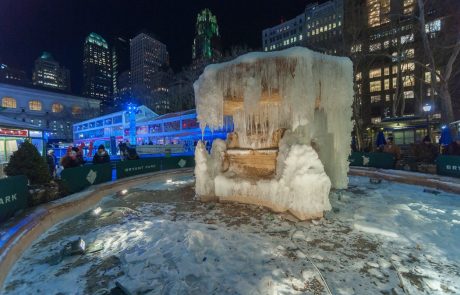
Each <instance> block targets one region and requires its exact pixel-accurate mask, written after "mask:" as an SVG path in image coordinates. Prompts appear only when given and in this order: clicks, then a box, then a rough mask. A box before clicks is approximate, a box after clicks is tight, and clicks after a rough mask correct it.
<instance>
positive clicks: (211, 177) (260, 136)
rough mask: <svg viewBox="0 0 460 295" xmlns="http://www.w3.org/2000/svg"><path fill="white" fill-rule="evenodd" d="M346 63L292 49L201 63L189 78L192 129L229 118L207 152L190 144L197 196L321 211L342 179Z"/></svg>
mask: <svg viewBox="0 0 460 295" xmlns="http://www.w3.org/2000/svg"><path fill="white" fill-rule="evenodd" d="M352 68H353V67H352V63H351V61H350V60H349V59H348V58H344V57H336V56H328V55H324V54H320V53H317V52H313V51H311V50H308V49H306V48H300V47H295V48H291V49H287V50H284V51H278V52H268V53H267V52H264V53H249V54H246V55H243V56H240V57H238V58H237V59H235V60H233V61H230V62H226V63H222V64H216V65H210V66H208V67H206V69H205V71H204V72H203V74H202V75H201V76H200V78H199V79H198V80H197V81H196V82H195V84H194V88H195V99H196V106H197V115H198V121H199V123H200V127H201V128H205V127H206V126H208V127H210V128H211V129H214V128H222V127H224V124H225V122H226V121H227V120H224V116H231V117H232V122H233V126H234V132H233V133H231V134H229V137H228V140H227V142H226V143H222V142H220V141H219V143H218V144H217V145H216V146H215V147H214V146H213V150H212V152H211V155H208V154H207V152H206V150H205V149H201V148H200V145H199V146H198V147H197V149H196V163H197V165H196V170H195V172H196V179H197V186H196V187H197V189H196V190H197V195H199V196H200V195H203V196H205V195H206V196H216V197H217V198H220V199H224V198H225V199H232V200H236V201H241V202H247V203H256V204H262V205H265V206H268V207H270V208H272V209H275V210H277V211H285V210H289V211H291V212H293V213H294V214H295V215H296V216H297V217H300V218H301V219H306V218H313V217H314V216H315V217H318V216H320V215H321V216H322V214H323V212H324V211H325V210H329V209H330V205H329V200H328V194H329V190H330V188H331V185H332V187H334V188H345V187H346V186H347V185H348V177H347V172H348V155H349V153H350V142H351V136H350V135H351V131H352V122H351V117H352V109H351V105H352V102H353V70H352ZM298 151H302V152H301V153H299V152H298ZM288 159H289V161H288ZM299 163H303V165H305V166H301V165H299ZM318 163H319V164H321V165H318ZM293 167H295V171H294V170H292V169H293ZM305 167H309V168H305ZM287 171H291V172H289V173H287ZM293 171H294V172H293ZM293 179H295V180H296V181H293ZM267 188H268V189H267ZM274 194H276V196H275V195H274Z"/></svg>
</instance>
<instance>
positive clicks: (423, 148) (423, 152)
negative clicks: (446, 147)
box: [414, 135, 438, 163]
mask: <svg viewBox="0 0 460 295" xmlns="http://www.w3.org/2000/svg"><path fill="white" fill-rule="evenodd" d="M414 154H415V159H416V160H417V162H424V163H434V160H435V159H436V157H437V156H438V147H436V145H434V144H432V143H431V139H430V137H429V136H428V135H427V136H425V137H424V138H423V141H422V143H420V144H419V145H418V146H417V147H416V149H415V152H414Z"/></svg>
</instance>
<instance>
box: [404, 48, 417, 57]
mask: <svg viewBox="0 0 460 295" xmlns="http://www.w3.org/2000/svg"><path fill="white" fill-rule="evenodd" d="M414 53H415V52H414V48H410V49H406V50H404V56H405V57H407V58H413V57H414Z"/></svg>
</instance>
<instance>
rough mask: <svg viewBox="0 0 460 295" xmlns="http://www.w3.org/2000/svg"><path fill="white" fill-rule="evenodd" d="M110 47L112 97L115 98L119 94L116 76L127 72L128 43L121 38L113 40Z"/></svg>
mask: <svg viewBox="0 0 460 295" xmlns="http://www.w3.org/2000/svg"><path fill="white" fill-rule="evenodd" d="M111 47H112V81H113V82H112V83H113V94H114V97H117V95H118V92H119V86H118V82H117V80H118V76H119V75H120V74H121V73H123V72H125V71H128V70H129V41H128V40H127V39H125V38H122V37H118V38H114V39H112V42H111Z"/></svg>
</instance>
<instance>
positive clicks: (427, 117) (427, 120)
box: [423, 103, 431, 136]
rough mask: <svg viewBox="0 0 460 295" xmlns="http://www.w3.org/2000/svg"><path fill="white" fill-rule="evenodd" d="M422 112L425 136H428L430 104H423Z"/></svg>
mask: <svg viewBox="0 0 460 295" xmlns="http://www.w3.org/2000/svg"><path fill="white" fill-rule="evenodd" d="M423 111H424V112H425V113H426V134H427V135H428V136H430V116H429V115H430V111H431V105H430V104H428V103H427V104H425V105H424V106H423Z"/></svg>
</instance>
